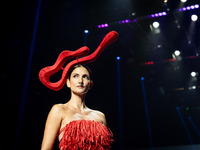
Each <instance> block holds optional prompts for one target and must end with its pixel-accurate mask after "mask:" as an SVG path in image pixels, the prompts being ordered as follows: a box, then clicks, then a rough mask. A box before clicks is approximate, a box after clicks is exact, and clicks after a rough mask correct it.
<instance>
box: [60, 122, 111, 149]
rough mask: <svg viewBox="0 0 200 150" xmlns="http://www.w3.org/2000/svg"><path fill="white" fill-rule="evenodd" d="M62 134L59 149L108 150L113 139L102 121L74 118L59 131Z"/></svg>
mask: <svg viewBox="0 0 200 150" xmlns="http://www.w3.org/2000/svg"><path fill="white" fill-rule="evenodd" d="M62 132H64V134H63V137H62V139H61V140H60V144H59V148H60V149H61V150H96V149H98V150H109V149H110V148H111V143H112V142H113V141H114V140H113V139H112V138H113V134H112V132H111V131H110V130H108V128H107V127H106V126H105V125H103V124H102V123H100V122H98V121H94V120H75V121H72V122H70V123H68V124H67V125H66V126H65V127H64V128H63V129H62V130H61V131H60V132H59V134H60V133H62Z"/></svg>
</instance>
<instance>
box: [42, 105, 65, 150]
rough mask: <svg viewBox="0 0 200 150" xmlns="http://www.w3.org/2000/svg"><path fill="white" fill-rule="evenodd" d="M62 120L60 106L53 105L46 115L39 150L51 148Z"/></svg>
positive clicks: (49, 149) (50, 149)
mask: <svg viewBox="0 0 200 150" xmlns="http://www.w3.org/2000/svg"><path fill="white" fill-rule="evenodd" d="M61 121H62V116H61V106H59V105H54V106H53V107H52V109H51V111H50V112H49V115H48V117H47V121H46V125H45V130H44V136H43V140H42V146H41V150H52V149H53V145H54V142H55V139H56V136H57V133H58V131H59V129H60V125H61Z"/></svg>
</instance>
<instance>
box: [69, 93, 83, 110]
mask: <svg viewBox="0 0 200 150" xmlns="http://www.w3.org/2000/svg"><path fill="white" fill-rule="evenodd" d="M68 104H69V105H70V106H72V107H74V108H76V109H79V110H83V109H84V108H85V107H86V105H85V95H76V94H74V93H71V98H70V100H69V102H68Z"/></svg>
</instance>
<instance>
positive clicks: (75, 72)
mask: <svg viewBox="0 0 200 150" xmlns="http://www.w3.org/2000/svg"><path fill="white" fill-rule="evenodd" d="M72 74H73V75H75V74H78V75H80V74H79V73H76V72H75V73H72ZM84 75H87V76H90V75H89V74H83V76H84Z"/></svg>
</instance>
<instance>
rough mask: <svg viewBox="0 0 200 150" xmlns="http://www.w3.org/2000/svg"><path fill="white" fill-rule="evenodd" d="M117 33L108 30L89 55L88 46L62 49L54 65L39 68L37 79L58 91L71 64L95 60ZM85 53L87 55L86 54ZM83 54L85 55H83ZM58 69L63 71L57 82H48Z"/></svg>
mask: <svg viewBox="0 0 200 150" xmlns="http://www.w3.org/2000/svg"><path fill="white" fill-rule="evenodd" d="M118 36H119V35H118V33H117V32H115V31H110V32H109V33H108V34H107V35H106V36H105V37H104V38H103V40H102V42H101V44H100V45H99V46H98V47H97V49H96V50H95V51H94V52H93V53H92V54H90V55H88V53H89V48H88V47H86V46H84V47H81V48H80V49H78V50H76V51H68V50H64V51H63V52H61V53H60V55H59V56H58V58H57V60H56V62H55V64H54V65H52V66H48V67H45V68H43V69H41V70H40V72H39V79H40V81H41V82H42V83H43V84H44V85H45V86H46V87H48V88H50V89H52V90H55V91H58V90H60V89H62V87H63V86H64V84H65V82H66V76H67V73H68V71H69V69H70V68H71V67H72V66H75V65H77V64H87V63H90V62H92V61H94V60H96V59H97V58H98V56H99V55H100V54H101V52H102V51H103V50H104V49H105V48H106V47H107V46H108V45H109V44H111V43H112V42H114V41H116V40H117V38H118ZM86 55H87V56H86ZM83 56H85V57H83ZM77 57H81V58H78V59H75V60H73V61H71V62H70V63H68V64H67V65H66V67H65V68H64V69H63V68H62V66H63V65H64V64H65V62H66V61H67V60H69V59H72V58H77ZM60 69H63V73H62V76H61V79H60V80H59V81H57V82H54V83H52V82H50V80H49V79H50V77H51V76H52V75H53V74H54V73H56V72H58V71H59V70H60Z"/></svg>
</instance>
